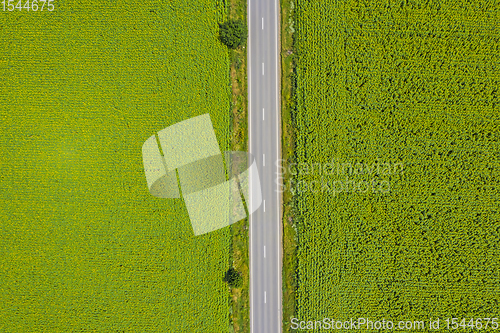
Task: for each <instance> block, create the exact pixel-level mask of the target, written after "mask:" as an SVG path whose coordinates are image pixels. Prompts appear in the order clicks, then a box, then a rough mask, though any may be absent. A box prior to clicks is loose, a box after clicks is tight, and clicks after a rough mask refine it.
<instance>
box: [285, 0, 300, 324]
mask: <svg viewBox="0 0 500 333" xmlns="http://www.w3.org/2000/svg"><path fill="white" fill-rule="evenodd" d="M293 9H294V3H293V0H282V1H281V119H282V138H281V144H282V158H283V160H284V161H285V162H283V163H285V164H289V163H291V162H292V161H293V160H294V146H295V131H294V127H293V110H294V105H295V103H294V98H293V96H294V52H293V37H294V10H293ZM287 176H288V175H287V174H284V175H282V177H283V184H286V183H287V182H288V179H287ZM293 199H294V198H293V196H292V194H291V193H290V191H284V192H283V269H282V274H283V331H284V332H287V331H289V329H290V318H291V317H293V316H294V314H295V290H296V287H297V285H296V281H295V270H296V267H297V255H296V249H297V241H296V229H295V226H294V215H295V214H294V212H295V209H294V202H293Z"/></svg>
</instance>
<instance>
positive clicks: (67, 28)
mask: <svg viewBox="0 0 500 333" xmlns="http://www.w3.org/2000/svg"><path fill="white" fill-rule="evenodd" d="M54 4H55V10H54V11H52V12H48V11H44V12H40V11H38V12H32V11H30V12H27V11H26V10H22V11H18V10H17V9H16V10H15V11H12V12H7V11H6V12H1V13H0V92H1V93H0V132H1V137H0V154H1V158H0V188H1V192H0V202H1V210H0V304H1V306H0V331H1V332H83V331H85V332H87V331H89V332H90V331H92V332H118V331H119V332H225V331H227V329H228V326H229V320H228V318H229V301H228V297H229V293H228V289H227V284H225V282H223V277H224V273H225V272H226V270H227V269H228V267H229V255H230V253H229V242H230V235H229V231H228V229H227V228H225V229H221V230H218V231H215V232H212V233H209V234H206V235H202V236H199V237H194V236H193V231H192V227H191V224H190V221H189V217H188V214H187V211H186V209H185V206H184V203H183V201H182V200H180V199H177V200H174V199H158V198H155V197H153V196H151V195H150V194H149V192H148V188H147V184H146V178H145V174H144V170H143V161H142V151H141V148H142V145H143V143H144V141H145V140H146V139H147V138H149V137H150V136H151V135H153V134H154V133H156V132H157V131H159V130H161V129H163V128H165V127H167V126H169V125H172V124H175V123H177V122H179V121H182V120H185V119H188V118H191V117H194V116H197V115H201V114H204V113H210V117H211V120H212V122H213V124H214V127H215V130H216V135H217V139H218V142H219V145H220V148H221V150H222V151H224V150H228V148H229V145H230V142H229V129H230V127H229V123H230V97H231V95H230V93H231V92H230V89H229V84H230V81H229V59H228V52H227V48H226V47H225V46H223V45H222V44H221V43H220V42H219V41H218V39H217V35H218V23H219V22H222V21H223V20H225V18H226V15H227V8H226V7H225V4H224V2H223V1H218V0H201V1H185V0H172V1H146V2H137V1H127V0H126V1H73V0H64V1H62V0H61V1H59V2H58V1H55V2H54Z"/></svg>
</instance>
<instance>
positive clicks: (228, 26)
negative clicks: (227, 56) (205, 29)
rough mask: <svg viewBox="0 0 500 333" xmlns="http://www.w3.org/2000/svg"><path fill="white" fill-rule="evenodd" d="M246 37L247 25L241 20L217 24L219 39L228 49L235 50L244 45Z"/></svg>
mask: <svg viewBox="0 0 500 333" xmlns="http://www.w3.org/2000/svg"><path fill="white" fill-rule="evenodd" d="M247 37H248V29H247V25H246V24H245V23H244V22H243V21H241V20H230V21H227V22H224V23H221V24H219V39H220V41H221V42H222V43H223V44H224V45H226V46H227V47H229V48H230V49H237V48H238V47H240V46H241V45H243V44H245V42H246V40H247Z"/></svg>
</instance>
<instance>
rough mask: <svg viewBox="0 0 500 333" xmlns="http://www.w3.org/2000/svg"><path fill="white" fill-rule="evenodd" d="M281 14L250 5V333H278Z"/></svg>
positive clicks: (267, 1) (266, 3) (275, 4)
mask: <svg viewBox="0 0 500 333" xmlns="http://www.w3.org/2000/svg"><path fill="white" fill-rule="evenodd" d="M279 10H280V5H279V0H249V1H248V30H249V38H248V94H249V96H248V103H249V105H248V112H249V115H248V123H249V124H248V131H249V150H250V153H251V154H252V155H253V156H254V157H255V158H256V161H257V162H258V165H259V175H260V181H261V189H262V199H263V202H262V205H261V206H260V208H259V209H258V210H257V211H256V212H254V213H253V214H252V215H251V216H250V330H251V332H252V333H279V332H281V215H280V207H281V195H280V193H279V191H278V182H277V181H276V178H277V176H278V164H277V161H278V160H279V159H280V157H281V140H280V138H281V117H280V97H279V96H280V56H279V50H280V48H279V27H280V18H279V17H280V16H279ZM250 191H252V188H250Z"/></svg>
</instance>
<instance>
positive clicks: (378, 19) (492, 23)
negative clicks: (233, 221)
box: [284, 0, 500, 332]
mask: <svg viewBox="0 0 500 333" xmlns="http://www.w3.org/2000/svg"><path fill="white" fill-rule="evenodd" d="M294 13H295V17H294V20H295V21H294V29H295V34H294V49H293V53H294V54H293V57H294V64H295V74H294V87H295V88H294V89H295V90H294V103H295V109H294V110H293V113H292V120H293V124H294V127H295V130H296V140H295V155H294V157H293V158H291V159H290V160H289V161H287V163H286V166H288V167H286V169H284V170H285V172H286V175H285V177H286V181H287V182H286V184H289V185H288V186H287V188H286V190H287V191H288V192H293V204H294V207H295V216H294V218H293V225H294V228H295V229H296V230H297V244H298V248H297V253H298V259H297V260H298V261H297V269H296V281H297V283H298V287H297V290H296V294H295V300H296V309H295V312H296V313H295V317H296V318H299V319H301V320H322V319H323V318H325V317H328V318H337V319H343V320H345V319H349V318H358V317H368V318H371V319H372V320H382V319H383V318H385V319H386V320H388V319H390V320H393V321H394V322H396V321H399V320H425V321H426V322H427V321H428V319H429V318H431V317H432V318H436V317H440V318H451V317H457V318H467V323H469V320H470V318H478V317H500V303H499V302H500V247H499V241H500V228H499V225H500V218H499V211H500V204H499V203H500V187H499V185H500V172H499V170H500V163H499V161H500V159H499V158H500V155H499V154H500V147H499V141H500V106H499V96H498V87H499V83H500V71H499V65H500V56H499V54H500V52H499V39H500V25H499V24H498V22H499V17H500V6H499V3H498V1H474V2H469V1H444V2H443V1H383V2H382V1H333V0H327V1H306V0H297V1H295V9H294ZM291 163H298V164H299V166H297V167H296V166H294V165H292V164H291ZM284 164H285V163H284ZM291 173H296V175H292V174H291ZM284 320H285V322H286V321H288V322H289V321H290V318H284ZM441 327H442V326H441ZM483 329H484V328H483ZM427 330H428V327H427V328H426V330H425V331H427ZM299 331H300V330H299ZM317 331H318V332H320V331H322V330H317ZM324 331H326V330H324ZM359 331H366V330H359Z"/></svg>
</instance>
